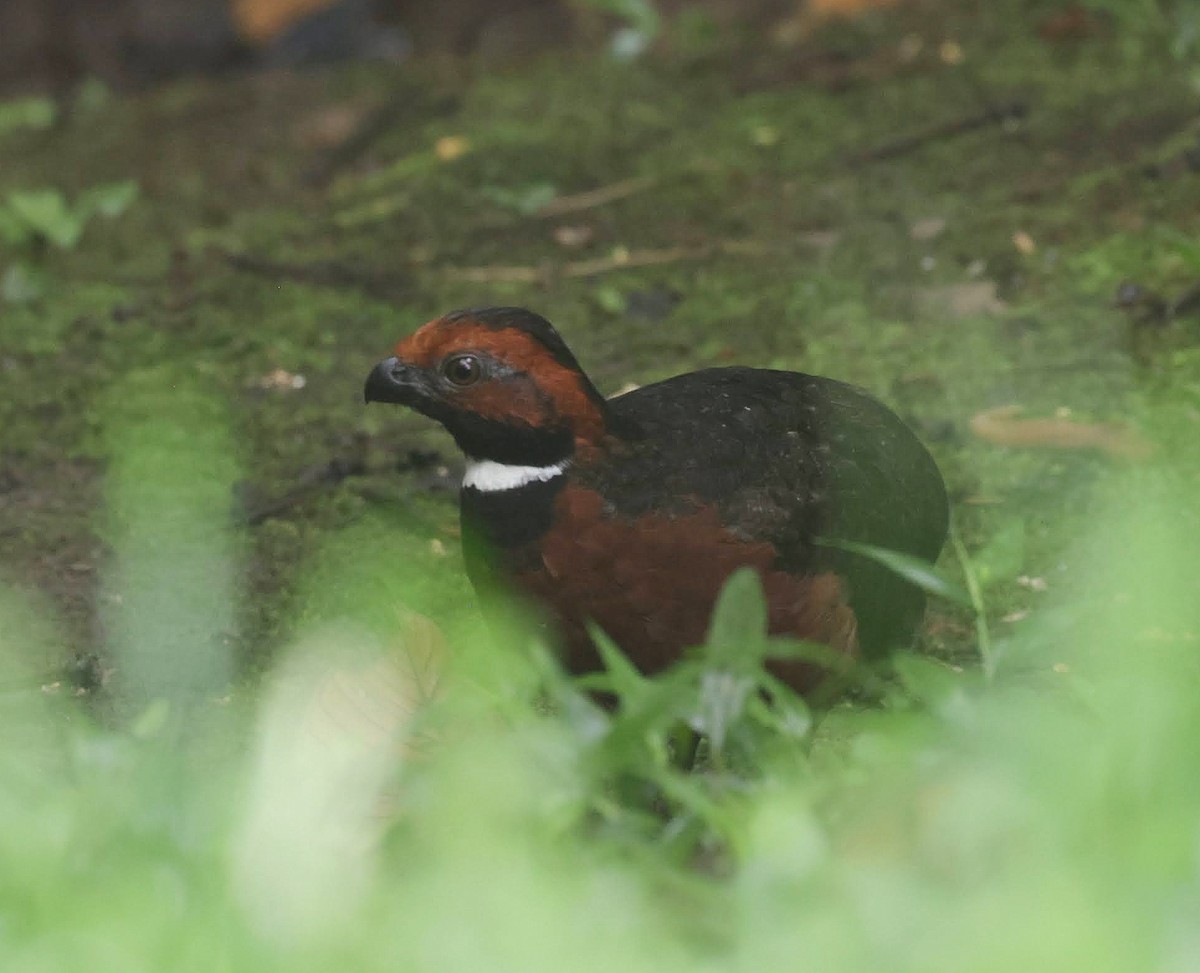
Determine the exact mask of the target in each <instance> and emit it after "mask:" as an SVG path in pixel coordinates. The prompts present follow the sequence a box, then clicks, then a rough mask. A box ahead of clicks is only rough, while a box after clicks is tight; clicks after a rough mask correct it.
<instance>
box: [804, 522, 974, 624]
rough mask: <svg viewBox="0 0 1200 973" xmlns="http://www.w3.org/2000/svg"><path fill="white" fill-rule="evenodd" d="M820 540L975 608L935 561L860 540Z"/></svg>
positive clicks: (928, 590) (825, 544)
mask: <svg viewBox="0 0 1200 973" xmlns="http://www.w3.org/2000/svg"><path fill="white" fill-rule="evenodd" d="M817 543H818V544H821V545H823V546H825V547H836V548H838V550H842V551H849V552H850V553H851V554H861V555H862V556H863V557H866V558H870V559H871V560H872V561H875V562H877V563H879V564H882V565H883V566H884V567H885V568H890V569H891V570H892V571H893V572H895V573H896V574H898V575H900V577H902V578H904V579H905V580H906V581H910V582H912V583H913V584H915V585H916V586H917V587H918V588H920V589H921V590H923V591H925V592H927V593H928V594H931V595H936V596H937V597H939V598H945V599H946V600H947V601H951V602H954V603H955V604H956V605H962V606H963V607H964V608H970V607H971V597H970V595H968V594H967V593H966V592H965V591H964V590H963V589H962V588H961V587H959V586H958V585H956V584H955V583H954V582H953V581H949V580H947V579H946V578H943V577H942V576H941V575H940V574H938V572H937V569H936V568H935V567H934V566H933V565H932V564H930V563H929V562H928V561H923V560H921V559H920V558H919V557H913V556H912V555H911V554H903V553H901V552H900V551H889V550H888V549H887V548H884V547H876V546H875V545H874V544H859V543H857V542H856V541H837V540H830V539H829V538H819V539H818V540H817Z"/></svg>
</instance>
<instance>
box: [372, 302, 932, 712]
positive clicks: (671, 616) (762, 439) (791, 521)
mask: <svg viewBox="0 0 1200 973" xmlns="http://www.w3.org/2000/svg"><path fill="white" fill-rule="evenodd" d="M365 396H366V399H367V401H368V402H371V401H378V402H394V403H399V404H401V405H405V406H409V407H410V408H413V409H415V410H417V411H418V412H421V413H423V414H424V415H426V416H429V417H430V418H432V419H435V420H437V421H438V422H440V423H441V424H442V425H443V426H445V427H446V429H447V430H449V432H450V434H451V435H452V436H453V437H454V439H455V440H456V442H457V443H458V446H459V447H460V448H461V449H462V451H463V453H465V454H466V457H467V469H466V476H465V477H464V479H463V484H462V493H461V509H462V520H463V530H464V551H465V556H466V565H467V571H468V574H469V576H470V578H471V580H472V582H473V583H474V585H475V587H476V588H477V589H483V588H486V587H489V586H490V585H491V584H492V583H493V582H494V581H495V580H497V579H499V580H500V581H502V582H503V583H504V584H505V585H506V586H508V587H509V588H511V589H513V590H514V591H515V592H517V593H523V594H524V595H525V596H527V597H532V600H533V601H534V602H535V603H536V604H538V605H540V606H541V608H542V610H543V612H544V614H545V616H546V620H547V621H548V623H549V624H550V625H551V626H552V628H553V630H554V638H555V639H556V640H557V641H558V643H559V644H560V646H561V649H562V653H563V659H564V662H565V664H566V666H567V668H568V669H569V670H570V671H572V672H576V673H579V672H588V671H592V670H595V669H597V668H599V666H600V660H599V657H598V654H597V651H596V649H595V646H594V645H593V643H592V641H591V639H590V637H589V636H588V633H587V629H586V624H587V621H588V620H591V621H593V622H594V623H595V624H596V625H598V626H599V627H600V628H601V629H602V630H603V631H604V632H606V633H607V634H608V635H609V636H610V637H611V638H612V639H613V640H614V641H615V642H616V644H617V645H618V646H620V647H621V649H622V650H623V651H624V652H625V653H626V654H627V655H628V656H629V658H630V659H631V660H632V661H633V662H634V663H635V664H636V665H637V666H638V668H639V669H641V670H642V671H643V672H647V673H653V672H656V671H658V670H661V669H663V668H664V667H666V666H668V665H670V664H671V663H672V662H674V661H675V660H677V659H678V658H679V657H680V656H681V654H682V653H683V651H684V650H685V649H687V648H688V647H690V646H695V645H698V644H700V643H701V642H702V641H703V640H704V637H705V633H706V631H707V627H708V623H709V616H710V613H711V610H712V606H713V604H714V601H715V600H716V597H717V595H718V593H719V591H720V589H721V587H722V585H723V584H724V582H725V580H726V579H727V578H728V577H729V575H730V574H731V573H733V571H734V570H736V569H737V568H738V567H740V566H743V565H749V566H751V567H753V568H754V570H755V571H756V572H757V573H758V575H759V577H760V578H761V581H762V586H763V591H764V593H765V595H766V599H767V605H768V618H769V629H770V632H771V633H772V634H776V635H790V636H794V637H796V638H799V639H804V640H808V641H814V642H820V643H824V644H825V645H827V646H829V647H831V648H832V649H834V650H836V651H838V652H840V653H844V654H846V655H848V656H852V657H860V656H862V657H868V658H869V657H873V656H878V655H879V654H881V653H884V652H886V651H887V650H888V649H889V648H892V647H896V646H901V645H905V644H907V643H911V642H912V639H913V636H914V632H915V631H916V628H917V626H918V625H919V623H920V620H921V616H922V613H923V611H924V595H923V593H922V592H921V591H920V590H919V589H918V588H916V587H914V586H913V585H912V584H910V583H909V582H908V581H906V580H904V579H903V578H902V577H900V576H899V575H897V574H895V573H894V572H892V571H891V570H889V569H888V568H886V567H883V566H882V565H881V564H879V563H877V562H876V561H874V560H871V559H868V558H866V557H863V556H861V555H859V554H854V553H850V552H848V551H846V550H844V549H841V548H838V547H836V546H831V545H829V544H828V543H824V542H820V543H819V541H823V540H825V539H831V540H834V541H850V542H856V543H859V544H869V545H874V546H876V547H881V548H886V549H889V550H893V551H900V552H903V553H905V554H909V555H913V556H916V557H918V558H922V559H925V560H933V559H935V558H936V557H937V556H938V552H939V551H940V550H941V547H942V543H943V541H944V540H945V536H946V529H947V504H946V491H945V487H944V484H943V482H942V477H941V475H940V474H939V472H938V469H937V466H936V465H935V464H934V462H933V459H932V458H931V457H930V455H929V453H928V452H927V451H926V450H925V447H924V446H922V445H921V443H920V442H919V441H918V439H917V438H916V436H915V435H914V434H913V433H912V432H911V431H910V430H909V429H908V427H907V426H906V425H905V424H904V423H903V422H902V421H901V420H900V419H899V418H898V417H897V416H896V415H895V414H894V413H893V412H892V411H891V410H889V409H888V408H887V407H885V406H884V405H882V404H881V403H880V402H878V401H876V400H875V399H874V398H872V397H871V396H870V395H868V394H867V393H866V392H863V391H861V390H860V389H857V388H855V387H853V386H851V385H847V384H845V383H843V382H839V381H835V380H833V379H828V378H819V377H816V376H813V375H804V374H800V373H797V372H786V371H774V370H767V369H758V368H740V367H739V368H707V369H703V370H701V371H697V372H690V373H688V374H685V375H679V376H677V377H675V378H669V379H667V380H665V381H662V382H657V383H655V384H653V385H647V386H644V387H642V388H639V389H637V390H635V391H632V392H628V393H626V394H624V395H618V396H616V397H614V398H611V399H605V398H604V397H603V396H602V395H601V394H600V393H599V392H598V391H597V390H596V388H595V386H594V385H593V384H592V383H591V381H590V380H589V379H588V377H587V375H585V374H584V372H583V370H582V369H581V368H580V367H579V363H578V362H577V361H576V360H575V357H574V356H573V355H572V354H571V352H570V350H569V349H568V348H567V346H566V344H565V343H564V342H563V340H562V338H561V337H560V336H559V334H558V332H557V331H556V330H555V329H554V328H553V327H552V326H551V325H550V323H549V322H548V321H546V320H545V319H544V318H542V317H539V316H538V315H537V314H534V313H532V312H531V311H527V310H524V309H521V308H511V307H498V308H482V309H475V310H465V311H456V312H454V313H452V314H448V315H446V316H445V317H442V318H438V319H437V320H435V321H432V322H430V323H429V324H426V325H424V326H423V327H422V328H420V329H419V330H418V331H416V332H415V333H414V334H412V335H411V336H410V337H408V338H405V339H404V340H402V341H401V342H400V343H399V344H398V345H397V346H396V350H395V355H394V356H393V357H390V358H386V359H384V360H383V361H381V362H380V363H379V364H378V365H377V366H376V367H375V369H374V370H373V371H372V372H371V374H370V376H369V377H368V378H367V382H366V388H365ZM771 668H772V669H773V670H774V671H775V673H776V674H777V675H778V676H780V677H781V678H783V679H784V680H785V681H787V682H789V683H790V684H792V685H793V686H794V687H795V688H796V689H798V690H800V691H806V690H808V689H811V688H812V686H813V685H814V683H815V682H816V681H817V678H818V674H817V672H816V671H815V670H814V669H813V667H812V666H811V665H807V664H802V663H799V662H795V661H784V660H779V661H778V662H774V663H772V664H771Z"/></svg>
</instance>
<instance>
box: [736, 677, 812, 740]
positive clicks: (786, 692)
mask: <svg viewBox="0 0 1200 973" xmlns="http://www.w3.org/2000/svg"><path fill="white" fill-rule="evenodd" d="M771 682H772V683H773V687H772V689H771V699H770V702H768V701H767V700H765V699H763V698H762V697H761V696H758V695H755V696H753V697H751V699H750V700H749V702H748V704H747V706H746V712H747V714H748V715H749V716H750V717H751V718H752V719H754V720H755V721H757V722H758V723H760V724H761V725H763V726H765V727H767V729H769V730H772V731H773V732H775V733H779V734H781V735H783V736H787V737H791V738H792V739H795V740H802V739H804V737H806V736H808V734H809V732H810V731H811V730H812V725H813V719H812V713H811V712H810V710H809V708H808V705H807V704H806V703H805V702H804V700H803V699H801V698H800V697H799V696H797V695H796V693H794V692H793V691H792V689H791V687H790V686H788V685H786V684H785V683H783V682H780V681H779V680H775V679H772V680H771Z"/></svg>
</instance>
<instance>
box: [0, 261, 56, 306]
mask: <svg viewBox="0 0 1200 973" xmlns="http://www.w3.org/2000/svg"><path fill="white" fill-rule="evenodd" d="M45 293H46V277H45V274H44V273H42V271H40V270H39V269H38V268H36V267H34V266H32V265H31V264H27V263H24V262H21V261H18V262H17V263H13V264H9V265H8V267H7V268H5V271H4V273H3V274H0V298H2V299H3V300H4V302H5V303H6V304H29V303H30V302H32V301H36V300H37V299H38V298H40V297H41V296H42V295H43V294H45Z"/></svg>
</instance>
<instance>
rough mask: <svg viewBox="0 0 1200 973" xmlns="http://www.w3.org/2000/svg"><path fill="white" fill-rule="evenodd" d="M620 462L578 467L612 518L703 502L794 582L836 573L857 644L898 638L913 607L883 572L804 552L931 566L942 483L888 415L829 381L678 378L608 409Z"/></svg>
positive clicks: (780, 375)
mask: <svg viewBox="0 0 1200 973" xmlns="http://www.w3.org/2000/svg"><path fill="white" fill-rule="evenodd" d="M609 407H610V411H611V413H612V415H613V417H614V419H615V420H616V425H617V427H618V428H620V429H623V430H624V431H625V432H624V435H623V439H624V442H623V444H622V446H621V447H620V450H621V461H620V462H616V463H606V464H604V468H603V469H597V470H592V471H588V470H584V469H581V470H579V473H578V475H579V477H580V479H582V480H584V482H587V481H589V480H590V481H591V483H592V485H594V486H595V488H596V489H597V490H598V492H600V493H601V494H602V495H603V496H604V497H606V498H607V499H608V500H609V501H610V503H611V504H612V505H613V508H614V511H613V512H614V513H616V514H617V515H619V516H627V517H636V516H639V515H640V514H642V513H645V512H648V511H650V510H652V509H659V510H661V509H662V507H663V502H664V495H665V496H666V497H668V498H669V500H668V504H669V505H673V506H674V508H675V511H677V512H679V513H681V514H682V513H685V512H687V511H688V510H689V509H694V507H695V505H697V504H704V505H708V504H712V505H715V506H716V507H717V509H718V511H719V513H720V517H721V520H722V522H723V523H724V524H726V525H727V526H728V528H729V529H730V530H731V531H732V532H734V533H735V534H739V535H741V536H744V537H746V539H748V540H756V541H757V540H762V541H768V542H769V543H771V544H772V545H773V546H774V547H775V549H776V551H777V552H778V564H779V566H780V567H781V568H782V569H784V570H788V571H791V572H795V573H809V572H812V571H815V570H823V569H828V568H832V569H834V570H837V571H838V573H839V574H841V575H842V576H843V577H845V578H846V579H847V581H848V584H849V586H850V589H851V599H852V602H853V603H854V607H855V611H856V614H857V615H858V618H859V631H860V638H861V641H862V643H863V645H864V646H866V647H868V648H873V647H876V646H883V645H885V644H887V643H890V642H894V641H896V640H897V639H898V638H900V639H902V638H903V637H904V633H905V632H907V633H908V634H911V630H912V627H913V626H914V625H915V624H916V620H917V619H919V616H920V611H921V609H922V607H923V604H924V599H923V597H922V596H921V595H920V592H918V591H916V589H914V588H912V587H911V586H910V585H908V584H907V583H906V582H904V581H902V580H901V579H899V578H897V577H896V576H895V575H894V574H892V573H891V572H890V571H888V570H887V569H886V568H882V567H881V566H880V565H878V564H876V563H875V562H873V561H870V560H868V559H864V558H862V557H860V556H857V555H849V554H847V553H846V552H843V551H838V550H836V549H832V548H829V547H823V546H818V545H817V544H815V539H816V538H817V537H825V538H832V539H837V540H847V541H856V542H859V543H866V544H872V545H875V546H878V547H883V548H887V549H890V550H896V551H902V552H904V553H907V554H912V555H915V556H917V557H921V558H925V559H927V560H933V559H935V558H936V557H937V555H938V553H939V551H940V550H941V547H942V544H943V542H944V540H945V536H946V525H947V504H946V493H945V487H944V485H943V482H942V478H941V474H940V473H939V472H938V469H937V466H936V465H935V464H934V462H933V459H932V458H931V457H930V455H929V453H928V452H927V451H926V449H925V447H924V446H923V445H922V444H921V442H920V441H919V440H918V439H917V438H916V436H915V435H914V434H913V433H912V431H911V430H910V429H909V428H908V427H907V426H906V425H905V424H904V423H903V422H902V421H901V420H900V418H899V417H898V416H896V415H895V413H893V412H892V411H891V410H890V409H888V408H887V407H886V406H884V405H883V404H882V403H880V402H878V401H877V400H876V399H874V398H872V397H871V396H869V395H868V394H867V393H865V392H863V391H861V390H860V389H857V388H855V387H853V386H851V385H847V384H845V383H843V382H838V381H834V380H833V379H827V378H819V377H816V376H811V375H802V374H798V373H795V372H782V371H770V370H765V369H751V368H720V369H707V370H704V371H700V372H693V373H690V374H687V375H681V376H679V377H677V378H672V379H668V380H667V381H664V382H659V383H657V384H654V385H649V386H646V387H644V388H641V389H638V390H636V391H634V392H630V393H628V394H626V395H623V396H620V397H618V398H615V399H611V400H610V401H609Z"/></svg>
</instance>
